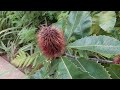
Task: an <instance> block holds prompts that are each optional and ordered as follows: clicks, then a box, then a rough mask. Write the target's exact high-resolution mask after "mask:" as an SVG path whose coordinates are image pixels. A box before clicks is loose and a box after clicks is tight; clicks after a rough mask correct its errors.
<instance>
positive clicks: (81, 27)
mask: <svg viewBox="0 0 120 90" xmlns="http://www.w3.org/2000/svg"><path fill="white" fill-rule="evenodd" d="M68 20H69V23H70V26H69V27H70V29H69V30H66V31H67V32H69V35H68V39H69V38H70V37H71V35H72V34H73V33H74V34H75V35H77V36H79V37H80V36H86V35H87V34H88V32H89V31H90V27H91V25H92V19H91V16H90V12H89V11H72V12H71V13H70V15H69V18H68Z"/></svg>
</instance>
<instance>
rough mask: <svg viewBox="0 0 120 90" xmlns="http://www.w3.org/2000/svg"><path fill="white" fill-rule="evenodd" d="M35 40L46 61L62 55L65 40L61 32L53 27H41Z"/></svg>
mask: <svg viewBox="0 0 120 90" xmlns="http://www.w3.org/2000/svg"><path fill="white" fill-rule="evenodd" d="M37 39H38V45H39V48H40V49H41V51H42V53H43V54H44V55H45V56H46V57H47V58H48V59H55V58H57V57H60V56H61V55H62V54H64V51H65V38H64V33H63V32H62V30H60V29H58V28H56V27H54V26H49V27H47V26H43V27H41V28H40V30H39V32H38V35H37Z"/></svg>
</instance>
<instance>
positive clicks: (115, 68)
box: [107, 64, 120, 79]
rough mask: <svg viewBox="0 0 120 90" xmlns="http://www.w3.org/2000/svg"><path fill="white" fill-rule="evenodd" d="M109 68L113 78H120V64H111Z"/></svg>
mask: <svg viewBox="0 0 120 90" xmlns="http://www.w3.org/2000/svg"><path fill="white" fill-rule="evenodd" d="M107 70H108V73H110V75H111V78H112V79H120V65H117V64H111V65H110V67H107Z"/></svg>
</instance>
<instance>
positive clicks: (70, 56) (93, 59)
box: [65, 53, 113, 64]
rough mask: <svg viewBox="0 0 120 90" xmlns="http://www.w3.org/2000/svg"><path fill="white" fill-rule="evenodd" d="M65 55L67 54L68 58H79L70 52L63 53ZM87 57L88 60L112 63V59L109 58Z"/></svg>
mask: <svg viewBox="0 0 120 90" xmlns="http://www.w3.org/2000/svg"><path fill="white" fill-rule="evenodd" d="M65 56H67V57H69V58H72V59H76V58H79V57H76V56H73V55H70V54H68V53H65ZM88 59H89V60H92V61H96V62H99V63H106V64H113V61H110V60H103V59H98V58H88Z"/></svg>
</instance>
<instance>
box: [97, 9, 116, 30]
mask: <svg viewBox="0 0 120 90" xmlns="http://www.w3.org/2000/svg"><path fill="white" fill-rule="evenodd" d="M115 23H116V13H115V11H102V12H100V14H99V26H100V27H101V28H102V29H103V30H105V31H107V32H111V31H112V30H113V28H114V26H115Z"/></svg>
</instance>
